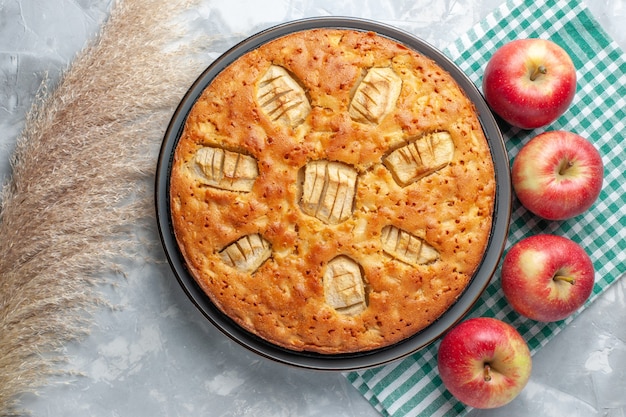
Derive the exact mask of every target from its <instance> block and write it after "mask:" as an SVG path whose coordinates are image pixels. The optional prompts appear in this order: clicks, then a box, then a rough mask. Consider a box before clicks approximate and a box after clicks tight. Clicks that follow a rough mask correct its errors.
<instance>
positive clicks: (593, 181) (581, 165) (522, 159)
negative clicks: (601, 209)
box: [511, 130, 604, 220]
mask: <svg viewBox="0 0 626 417" xmlns="http://www.w3.org/2000/svg"><path fill="white" fill-rule="evenodd" d="M603 176H604V166H603V163H602V157H601V156H600V153H599V152H598V150H597V149H596V148H595V147H594V146H593V145H592V144H591V143H590V142H589V141H588V140H587V139H585V138H583V137H582V136H579V135H577V134H575V133H572V132H566V131H562V130H553V131H549V132H544V133H541V134H539V135H538V136H535V137H534V138H532V139H531V140H530V141H529V142H528V143H526V144H525V145H524V146H523V147H522V149H521V150H520V151H519V153H518V154H517V156H516V157H515V160H514V161H513V167H512V168H511V182H512V183H513V189H514V190H515V194H516V195H517V198H518V199H519V200H520V202H521V203H522V204H523V205H524V207H526V208H527V209H528V210H530V211H531V212H533V213H535V214H536V215H538V216H540V217H543V218H544V219H548V220H565V219H569V218H571V217H574V216H578V215H579V214H582V213H583V212H585V211H587V210H588V209H589V207H591V206H592V205H593V203H594V202H595V201H596V199H597V198H598V196H599V195H600V191H601V189H602V179H603Z"/></svg>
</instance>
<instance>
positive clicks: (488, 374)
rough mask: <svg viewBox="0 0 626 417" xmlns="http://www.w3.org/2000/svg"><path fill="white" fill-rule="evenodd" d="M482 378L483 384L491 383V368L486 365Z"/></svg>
mask: <svg viewBox="0 0 626 417" xmlns="http://www.w3.org/2000/svg"><path fill="white" fill-rule="evenodd" d="M483 378H484V379H485V382H489V381H491V366H489V364H488V363H486V364H485V367H484V368H483Z"/></svg>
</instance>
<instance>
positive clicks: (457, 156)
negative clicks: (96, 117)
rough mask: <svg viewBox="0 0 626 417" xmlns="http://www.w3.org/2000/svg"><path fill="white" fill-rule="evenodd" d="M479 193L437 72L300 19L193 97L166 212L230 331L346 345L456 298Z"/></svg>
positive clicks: (468, 133) (382, 40)
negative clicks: (299, 26)
mask: <svg viewBox="0 0 626 417" xmlns="http://www.w3.org/2000/svg"><path fill="white" fill-rule="evenodd" d="M495 188H496V183H495V174H494V166H493V161H492V157H491V153H490V149H489V145H488V142H487V140H486V138H485V136H484V133H483V130H482V128H481V125H480V123H479V120H478V115H477V113H476V110H475V108H474V106H473V104H472V102H471V101H470V100H469V99H468V98H467V97H466V95H465V94H464V92H463V91H462V90H461V88H460V87H459V86H458V85H457V83H456V82H455V80H454V79H453V78H452V77H451V76H450V75H449V74H448V73H447V72H446V71H444V70H443V69H442V68H441V67H440V66H439V65H437V64H436V63H435V62H434V61H432V60H431V59H430V58H428V57H426V56H423V55H421V54H420V53H418V52H416V51H415V50H413V49H410V48H408V47H406V46H405V45H402V44H400V43H398V42H396V41H393V40H391V39H389V38H386V37H383V36H381V35H378V34H375V33H371V32H362V31H358V30H351V29H333V28H329V29H311V30H304V31H300V32H295V33H292V34H288V35H285V36H283V37H280V38H278V39H275V40H273V41H270V42H268V43H265V44H263V45H261V46H260V47H258V48H256V49H254V50H252V51H249V52H246V53H245V54H244V55H242V56H241V57H240V58H238V59H237V60H235V61H234V62H233V63H231V64H230V65H228V66H227V67H226V68H225V69H224V70H223V71H221V72H220V73H219V74H218V75H217V76H216V77H215V78H214V79H213V80H212V81H211V82H210V84H209V85H208V86H207V87H206V89H205V90H204V92H203V93H202V95H201V96H200V97H199V99H198V100H197V101H196V102H195V103H194V105H193V107H192V109H191V110H190V112H189V114H188V116H187V119H186V122H185V125H184V129H183V131H182V133H181V136H180V139H179V142H178V143H177V145H176V149H175V152H174V157H173V161H172V166H171V177H170V209H171V222H172V227H173V231H174V234H175V237H176V241H177V243H178V246H179V248H180V252H181V255H182V256H183V258H184V260H185V263H186V267H187V268H188V270H189V272H190V274H191V275H192V276H193V278H194V279H195V281H196V282H197V283H198V285H199V286H200V287H201V288H202V289H203V290H204V292H206V294H207V296H208V297H209V298H210V300H211V301H212V302H213V303H214V304H215V305H216V306H217V307H218V308H219V309H220V310H221V311H222V312H223V313H224V314H225V315H226V316H228V317H230V318H231V319H232V320H233V321H234V322H236V323H237V324H238V325H240V326H241V327H243V328H244V329H246V330H247V331H249V332H251V333H253V334H255V335H257V336H259V337H261V338H263V339H265V340H266V341H268V342H270V343H272V344H274V345H278V346H281V347H283V348H286V349H290V350H294V351H310V352H317V353H321V354H338V353H348V352H362V351H369V350H373V349H377V348H382V347H386V346H389V345H392V344H394V343H397V342H399V341H402V340H404V339H406V338H408V337H410V336H412V335H415V334H417V333H418V332H420V331H421V330H423V329H425V328H426V327H427V326H429V325H430V324H431V323H433V322H435V321H436V320H437V319H438V318H439V317H440V316H441V315H442V314H443V313H444V312H445V311H446V310H447V309H448V308H449V307H450V306H451V305H452V304H453V303H454V302H455V301H456V300H457V298H458V297H459V296H460V295H461V294H462V293H463V291H464V290H465V288H466V287H467V286H468V284H469V282H470V281H471V279H472V276H473V274H474V273H475V271H476V270H477V268H478V267H479V265H480V263H481V261H482V257H483V253H484V252H485V249H486V247H487V244H488V240H489V237H490V232H491V225H492V217H493V209H494V199H495Z"/></svg>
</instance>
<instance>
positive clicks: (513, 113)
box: [483, 38, 576, 129]
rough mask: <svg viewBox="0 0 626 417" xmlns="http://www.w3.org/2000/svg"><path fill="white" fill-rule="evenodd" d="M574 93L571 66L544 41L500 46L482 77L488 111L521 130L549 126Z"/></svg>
mask: <svg viewBox="0 0 626 417" xmlns="http://www.w3.org/2000/svg"><path fill="white" fill-rule="evenodd" d="M575 92H576V68H575V67H574V63H573V62H572V60H571V58H570V57H569V55H568V54H567V52H565V50H564V49H563V48H561V47H560V46H559V45H557V44H556V43H554V42H552V41H549V40H546V39H535V38H533V39H518V40H514V41H512V42H509V43H507V44H505V45H503V46H502V47H500V48H499V49H498V50H496V52H495V53H494V54H493V56H492V57H491V59H490V60H489V62H488V63H487V66H486V68H485V73H484V76H483V93H484V95H485V100H486V101H487V103H488V104H489V106H490V107H491V109H492V110H493V111H494V112H496V113H497V114H498V115H499V116H500V117H502V118H503V119H504V120H505V121H507V122H508V123H509V124H511V125H513V126H517V127H521V128H522V129H534V128H537V127H541V126H546V125H548V124H550V123H552V122H553V121H554V120H556V119H557V118H558V117H559V116H561V115H562V114H563V113H564V112H565V110H567V108H568V107H569V105H570V104H571V103H572V100H573V98H574V93H575Z"/></svg>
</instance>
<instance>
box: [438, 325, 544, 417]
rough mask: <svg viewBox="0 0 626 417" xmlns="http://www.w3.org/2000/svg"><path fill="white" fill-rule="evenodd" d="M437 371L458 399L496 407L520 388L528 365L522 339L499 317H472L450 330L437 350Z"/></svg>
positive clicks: (518, 391) (467, 402) (470, 403)
mask: <svg viewBox="0 0 626 417" xmlns="http://www.w3.org/2000/svg"><path fill="white" fill-rule="evenodd" d="M437 366H438V368H439V375H440V377H441V380H442V381H443V384H444V385H445V387H446V388H447V389H448V391H450V393H451V394H452V395H454V396H455V397H456V398H457V399H458V400H459V401H461V402H463V403H465V404H466V405H469V406H471V407H475V408H496V407H500V406H503V405H505V404H507V403H509V402H511V401H512V400H513V399H514V398H515V397H517V395H518V394H519V393H520V392H521V391H522V389H524V386H526V383H527V382H528V379H529V378H530V372H531V368H532V358H531V356H530V351H529V349H528V345H527V344H526V341H525V340H524V339H523V338H522V336H521V335H520V334H519V333H518V331H517V330H515V328H514V327H512V326H511V325H510V324H507V323H505V322H503V321H501V320H498V319H495V318H489V317H476V318H471V319H469V320H466V321H464V322H462V323H460V324H458V325H457V326H455V327H454V328H453V329H452V330H450V331H449V332H448V333H447V334H446V335H445V336H444V338H443V340H442V341H441V344H440V345H439V351H438V354H437Z"/></svg>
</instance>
